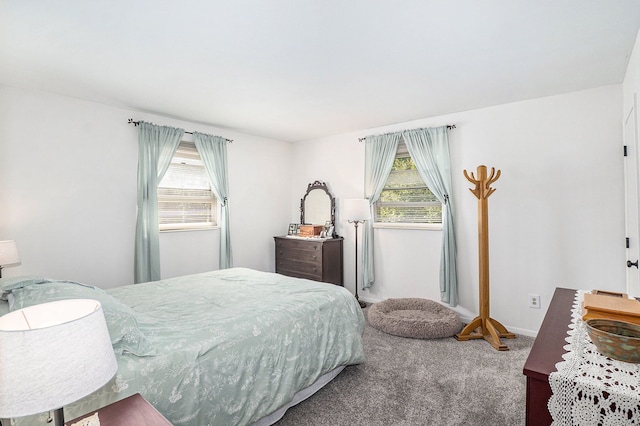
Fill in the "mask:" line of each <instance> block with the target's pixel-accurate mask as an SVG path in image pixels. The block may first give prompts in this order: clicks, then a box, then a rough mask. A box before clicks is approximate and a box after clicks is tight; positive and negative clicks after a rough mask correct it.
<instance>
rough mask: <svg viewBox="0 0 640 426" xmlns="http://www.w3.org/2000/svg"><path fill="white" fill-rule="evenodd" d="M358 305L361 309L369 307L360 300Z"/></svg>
mask: <svg viewBox="0 0 640 426" xmlns="http://www.w3.org/2000/svg"><path fill="white" fill-rule="evenodd" d="M358 303H359V304H360V307H361V308H366V307H367V303H366V302H363V301H362V300H358Z"/></svg>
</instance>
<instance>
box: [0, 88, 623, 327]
mask: <svg viewBox="0 0 640 426" xmlns="http://www.w3.org/2000/svg"><path fill="white" fill-rule="evenodd" d="M621 105H622V90H621V86H620V85H616V86H608V87H602V88H598V89H593V90H587V91H582V92H576V93H570V94H566V95H561V96H554V97H548V98H541V99H535V100H531V101H526V102H519V103H513V104H508V105H501V106H497V107H493V108H486V109H480V110H474V111H468V112H462V113H458V114H450V115H447V116H441V117H435V118H431V119H423V120H417V121H413V122H407V123H400V124H396V125H391V126H384V127H379V128H375V129H368V130H362V131H359V132H354V133H350V134H344V135H337V136H333V137H328V138H323V139H318V140H312V141H306V142H300V143H296V144H293V145H291V144H287V143H283V142H279V141H273V140H267V139H263V138H258V137H255V136H249V135H242V134H237V133H233V132H229V131H226V130H222V129H216V128H212V127H208V126H203V125H199V124H197V123H188V122H183V121H178V120H172V119H169V118H163V117H158V116H154V115H151V114H143V113H140V112H135V111H130V110H127V109H121V108H114V107H109V106H104V105H99V104H95V103H90V102H84V101H80V100H77V99H72V98H67V97H61V96H57V95H52V94H47V93H42V92H34V91H25V90H19V89H14V88H9V87H2V86H0V239H15V240H17V241H18V245H19V249H20V253H21V256H22V265H20V266H17V267H12V268H7V269H5V271H4V275H5V276H11V275H23V274H40V275H45V276H51V277H57V278H65V279H73V280H78V281H83V282H88V283H91V284H95V285H98V286H101V287H111V286H115V285H122V284H127V283H130V282H132V280H133V272H132V271H133V238H134V229H135V208H136V207H135V200H136V167H137V165H136V163H137V142H136V138H137V133H136V130H135V128H134V127H133V126H131V125H128V124H126V120H127V119H128V118H134V119H136V120H147V121H152V122H156V123H157V124H167V125H172V126H178V127H183V128H185V129H186V130H188V131H192V130H198V131H203V132H206V133H213V134H220V135H221V136H224V137H227V138H230V139H234V140H235V141H234V142H233V143H232V144H231V145H230V146H229V169H230V170H229V173H230V191H231V194H232V199H231V210H232V219H231V231H232V244H233V250H234V259H235V265H236V266H248V267H252V268H255V269H260V270H269V271H272V270H273V258H274V249H273V246H274V244H273V239H272V237H273V236H274V235H281V234H284V233H285V232H286V227H287V224H288V223H289V222H297V221H298V220H299V212H298V208H299V203H300V197H301V196H302V195H303V193H304V191H305V189H306V186H307V184H308V183H310V182H312V181H314V180H316V179H317V180H322V181H325V182H327V183H328V185H329V187H330V188H331V190H332V191H333V192H334V194H335V195H336V197H337V198H338V200H337V201H338V223H337V225H338V227H337V228H338V229H337V231H338V233H340V234H341V235H344V236H345V259H344V261H345V271H344V272H345V281H346V284H347V287H348V288H350V289H351V290H352V291H353V281H354V269H353V265H354V245H353V228H352V227H351V226H349V225H347V224H346V223H344V222H342V221H341V219H340V208H339V206H340V201H341V199H343V198H353V197H360V196H362V193H363V179H364V144H362V143H359V142H358V138H359V137H363V136H366V135H370V134H379V133H384V132H389V131H394V130H402V129H410V128H416V127H429V126H438V125H443V124H456V126H457V129H455V130H453V131H452V132H451V155H452V162H453V170H455V171H456V172H455V173H454V176H453V182H454V187H455V194H454V198H453V199H454V202H455V206H456V220H457V240H458V258H459V264H458V275H459V292H460V308H461V310H462V311H463V312H464V309H465V308H466V309H467V310H469V311H471V314H472V315H474V314H476V313H477V311H478V308H477V306H478V296H477V294H478V290H477V280H478V277H477V234H476V233H477V228H476V221H477V215H476V214H477V213H476V199H475V197H473V195H471V194H470V193H469V191H468V188H469V186H470V185H469V183H468V182H467V181H466V180H465V179H464V177H463V176H462V170H463V169H467V170H470V171H475V169H476V167H477V166H478V165H479V164H486V165H487V166H489V167H491V166H494V167H496V168H498V169H501V171H502V177H501V178H500V179H499V180H498V181H497V182H496V183H495V184H494V187H495V188H496V189H497V191H496V192H495V193H494V194H493V195H492V196H491V198H490V200H489V216H490V217H489V219H490V250H491V257H490V259H491V314H492V317H494V318H495V319H497V320H498V321H501V322H502V323H503V324H504V325H506V326H507V327H508V328H510V329H511V330H512V331H515V332H534V331H535V330H537V329H538V327H539V325H540V322H541V321H542V318H543V316H544V313H545V311H546V308H547V306H548V303H549V301H550V299H551V296H552V294H553V291H554V289H555V287H556V286H564V287H570V288H585V289H591V288H601V289H607V290H616V291H622V290H624V288H625V283H624V273H625V267H624V260H625V259H624V249H623V245H622V243H621V241H623V238H624V226H623V223H624V214H623V205H624V201H623V173H622V167H623V166H622V157H621V155H620V152H621V147H620V145H621V143H622V142H621V140H622V139H621V138H622V136H621V124H620V123H621V120H622V114H621V109H622V108H621ZM217 236H218V231H199V232H181V233H171V234H162V236H161V253H162V254H161V260H162V275H163V277H170V276H175V275H181V274H186V273H193V272H200V271H203V270H209V269H216V268H217V253H218V241H217ZM440 241H441V232H440V231H417V230H394V229H377V230H376V241H375V250H376V259H377V267H376V277H377V280H376V283H375V285H374V286H373V287H372V288H371V289H370V291H363V292H361V296H362V298H363V299H365V300H369V301H376V300H382V299H385V298H389V297H426V298H431V299H434V300H438V299H439V289H438V268H439V256H440ZM529 293H536V294H539V295H540V296H541V301H542V309H540V310H534V309H529V308H528V307H527V295H528V294H529Z"/></svg>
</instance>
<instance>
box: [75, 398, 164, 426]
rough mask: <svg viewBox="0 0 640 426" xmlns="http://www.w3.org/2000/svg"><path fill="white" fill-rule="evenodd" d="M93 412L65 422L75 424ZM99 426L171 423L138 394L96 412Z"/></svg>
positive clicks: (141, 425)
mask: <svg viewBox="0 0 640 426" xmlns="http://www.w3.org/2000/svg"><path fill="white" fill-rule="evenodd" d="M94 413H95V411H93V412H91V413H87V414H85V415H84V416H81V417H78V418H75V419H73V420H69V421H68V422H65V425H70V424H73V423H77V422H79V421H80V420H82V419H84V418H85V417H89V416H92V415H93V414H94ZM98 417H99V418H100V426H171V423H169V421H168V420H167V419H165V418H164V416H163V415H162V414H160V413H159V412H158V410H156V409H155V408H154V407H153V405H151V404H149V403H148V402H147V401H146V400H145V399H144V398H143V397H142V396H141V395H140V394H139V393H137V394H135V395H131V396H130V397H128V398H125V399H122V400H120V401H116V402H114V403H113V404H111V405H107V406H106V407H102V408H101V409H99V410H98Z"/></svg>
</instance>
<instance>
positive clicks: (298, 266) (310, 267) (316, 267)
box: [276, 259, 322, 281]
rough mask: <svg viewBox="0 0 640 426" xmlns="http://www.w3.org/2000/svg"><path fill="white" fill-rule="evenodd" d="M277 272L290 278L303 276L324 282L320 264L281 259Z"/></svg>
mask: <svg viewBox="0 0 640 426" xmlns="http://www.w3.org/2000/svg"><path fill="white" fill-rule="evenodd" d="M276 266H277V268H276V272H278V273H283V274H285V275H290V276H298V275H302V276H303V278H309V279H313V280H317V281H321V280H322V264H321V263H320V262H300V261H297V260H293V259H280V260H278V264H277V265H276Z"/></svg>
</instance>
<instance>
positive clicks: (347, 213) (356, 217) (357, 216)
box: [342, 198, 371, 308]
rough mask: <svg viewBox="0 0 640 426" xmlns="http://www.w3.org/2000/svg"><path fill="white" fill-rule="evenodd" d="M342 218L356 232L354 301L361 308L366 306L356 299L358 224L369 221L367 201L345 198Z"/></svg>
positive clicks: (369, 211)
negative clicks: (351, 224)
mask: <svg viewBox="0 0 640 426" xmlns="http://www.w3.org/2000/svg"><path fill="white" fill-rule="evenodd" d="M342 217H343V218H344V219H347V221H348V222H349V223H353V225H354V227H355V230H356V283H355V287H356V292H355V296H356V300H357V301H358V303H359V304H360V307H361V308H364V307H366V306H367V304H366V303H364V302H362V301H360V299H359V298H358V224H360V223H364V221H365V220H370V219H371V210H370V207H369V200H367V199H364V198H362V199H361V198H347V199H345V200H343V201H342Z"/></svg>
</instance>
